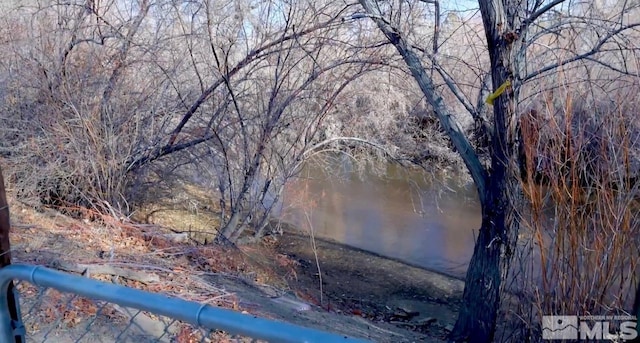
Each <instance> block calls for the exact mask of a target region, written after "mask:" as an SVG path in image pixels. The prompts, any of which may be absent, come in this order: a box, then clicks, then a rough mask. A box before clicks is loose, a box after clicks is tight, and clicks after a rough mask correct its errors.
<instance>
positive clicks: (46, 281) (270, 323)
mask: <svg viewBox="0 0 640 343" xmlns="http://www.w3.org/2000/svg"><path fill="white" fill-rule="evenodd" d="M12 280H23V281H28V282H30V283H32V284H34V285H37V286H40V287H48V288H53V289H56V290H58V291H62V292H67V293H74V294H77V295H80V296H83V297H86V298H91V299H95V300H102V301H107V302H110V303H115V304H118V305H121V306H125V307H132V308H135V309H138V310H143V311H148V312H152V313H154V314H157V315H163V316H166V317H171V318H174V319H176V320H180V321H182V322H185V323H189V324H192V325H195V326H197V327H202V328H206V329H218V330H223V331H226V332H228V333H230V334H237V335H243V336H249V337H252V338H256V339H262V340H267V341H269V342H366V341H364V340H360V339H355V338H351V337H347V336H344V335H338V334H333V333H329V332H324V331H320V330H315V329H310V328H305V327H301V326H296V325H293V324H287V323H283V322H279V321H274V320H269V319H264V318H259V317H256V316H253V315H247V314H242V313H238V312H235V311H232V310H227V309H222V308H218V307H214V306H210V305H207V304H200V303H196V302H191V301H186V300H182V299H178V298H172V297H168V296H165V295H163V294H157V293H151V292H145V291H141V290H137V289H133V288H129V287H125V286H120V285H115V284H110V283H106V282H101V281H97V280H93V279H89V278H86V277H81V276H77V275H72V274H68V273H63V272H59V271H56V270H52V269H48V268H45V267H41V266H33V265H19V264H17V265H10V266H7V267H5V268H2V269H0V342H13V341H15V336H16V335H21V336H22V337H23V341H24V327H23V326H22V325H21V324H22V323H16V322H15V321H12V320H11V316H10V313H9V308H8V301H7V289H8V287H9V283H10V282H11V281H12Z"/></svg>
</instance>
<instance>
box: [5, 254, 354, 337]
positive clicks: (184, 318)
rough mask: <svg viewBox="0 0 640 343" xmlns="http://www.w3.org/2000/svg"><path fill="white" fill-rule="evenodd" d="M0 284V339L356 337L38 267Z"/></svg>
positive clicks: (24, 268) (8, 272)
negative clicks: (14, 300) (13, 307)
mask: <svg viewBox="0 0 640 343" xmlns="http://www.w3.org/2000/svg"><path fill="white" fill-rule="evenodd" d="M12 281H13V282H14V284H15V287H14V294H15V295H16V297H18V299H19V308H18V318H19V319H18V320H17V321H16V320H12V319H11V315H10V311H9V301H8V296H7V294H8V293H7V289H8V288H9V285H10V284H11V282H12ZM0 287H2V288H1V289H0V342H59V343H71V342H132V343H133V342H135V343H147V342H167V343H171V342H176V343H191V342H194V343H195V342H263V341H268V342H364V341H362V340H358V339H354V338H349V337H346V336H343V335H338V334H332V333H328V332H323V331H319V330H315V329H309V328H304V327H300V326H296V325H292V324H287V323H283V322H278V321H274V320H269V319H264V318H259V317H256V316H253V315H250V314H247V313H240V312H235V311H232V310H227V309H222V308H218V307H214V306H211V305H207V304H200V303H196V302H190V301H186V300H182V299H178V298H171V297H167V296H165V295H162V294H157V293H151V292H145V291H141V290H137V289H133V288H129V287H125V286H121V285H116V284H110V283H106V282H101V281H97V280H93V279H90V278H86V277H82V276H77V275H72V274H67V273H63V272H59V271H56V270H52V269H47V268H44V267H41V266H33V265H10V266H7V267H5V268H3V269H0Z"/></svg>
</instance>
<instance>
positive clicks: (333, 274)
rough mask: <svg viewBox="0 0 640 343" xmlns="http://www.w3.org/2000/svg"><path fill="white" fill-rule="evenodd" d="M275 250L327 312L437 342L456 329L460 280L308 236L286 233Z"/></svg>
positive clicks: (302, 285) (302, 288)
mask: <svg viewBox="0 0 640 343" xmlns="http://www.w3.org/2000/svg"><path fill="white" fill-rule="evenodd" d="M314 246H315V251H314V248H313V247H314ZM274 248H275V251H277V252H278V253H280V254H286V255H287V256H288V257H289V258H290V259H292V260H293V261H295V266H296V269H295V270H296V274H297V276H296V282H295V284H296V287H297V288H298V289H299V291H304V292H305V294H307V295H309V296H311V297H312V299H313V301H314V302H315V303H316V304H318V305H320V306H322V307H323V308H324V309H326V310H329V311H335V312H337V313H346V314H355V315H358V316H361V317H363V318H366V319H369V320H371V321H373V322H385V323H390V324H393V325H396V326H398V327H402V328H409V329H411V330H414V331H416V332H419V333H423V334H427V335H428V336H429V337H431V338H438V339H445V336H446V335H447V334H448V333H449V331H450V330H451V328H452V327H453V324H454V323H455V319H456V315H457V311H458V309H459V305H460V298H461V296H462V291H463V287H464V283H463V282H462V281H460V280H458V279H455V278H452V277H449V276H446V275H443V274H440V273H437V272H433V271H427V270H424V269H420V268H417V267H413V266H410V265H407V264H405V263H402V262H400V261H396V260H392V259H387V258H384V257H382V256H378V255H375V254H371V253H368V252H365V251H363V250H360V249H356V248H351V247H349V246H346V245H344V244H340V243H337V242H335V241H331V240H327V239H318V238H316V239H315V240H314V241H313V242H312V240H311V238H310V237H309V236H308V235H305V234H303V233H295V232H287V233H285V235H283V236H281V237H280V238H279V239H278V242H277V244H275V247H274ZM316 257H317V258H316ZM320 283H322V291H321V290H320Z"/></svg>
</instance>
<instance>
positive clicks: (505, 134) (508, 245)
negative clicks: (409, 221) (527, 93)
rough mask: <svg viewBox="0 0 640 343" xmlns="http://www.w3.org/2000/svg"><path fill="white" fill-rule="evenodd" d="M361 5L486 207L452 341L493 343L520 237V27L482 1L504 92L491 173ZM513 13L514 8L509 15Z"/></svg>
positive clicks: (411, 62) (412, 59)
mask: <svg viewBox="0 0 640 343" xmlns="http://www.w3.org/2000/svg"><path fill="white" fill-rule="evenodd" d="M516 2H517V3H520V2H518V1H516ZM360 3H361V5H362V6H363V7H364V8H365V10H366V11H367V12H368V13H369V14H370V17H371V18H372V19H373V20H374V21H375V22H376V24H377V25H378V28H379V29H380V30H381V31H382V32H383V33H384V34H385V36H387V38H388V39H389V41H390V42H391V43H392V44H393V45H394V46H395V47H396V49H397V50H398V52H399V53H400V55H401V56H402V57H403V59H404V61H405V63H406V64H407V66H408V67H409V70H410V71H411V73H412V75H413V77H414V79H415V80H416V81H417V83H418V85H419V86H420V88H421V90H422V92H423V94H424V95H425V98H426V100H427V101H428V102H429V104H430V105H431V106H432V107H433V110H434V113H435V114H436V116H437V117H438V119H439V121H440V124H441V125H442V127H443V129H444V130H445V132H446V133H447V135H448V136H449V137H450V138H451V141H452V142H453V144H454V146H455V147H456V149H457V150H458V153H459V154H460V157H462V159H463V161H464V162H465V165H466V167H467V169H468V170H469V173H470V174H471V177H472V178H473V181H474V182H475V184H476V188H477V190H478V197H479V199H480V203H481V207H482V226H481V228H480V232H479V236H478V240H477V241H476V246H475V248H474V253H473V257H472V258H471V262H470V265H469V269H468V271H467V276H466V280H465V291H464V295H463V305H462V309H461V311H460V313H459V316H458V321H457V322H456V326H455V328H454V331H453V333H452V335H451V339H452V340H453V341H469V342H490V341H492V340H493V337H494V334H495V328H496V319H497V314H498V308H499V306H500V292H501V288H502V280H503V279H504V278H505V276H506V274H507V272H508V270H509V262H510V261H511V256H512V254H513V249H514V247H515V238H516V237H517V232H518V221H517V219H516V216H515V207H514V204H513V203H512V201H511V199H510V196H511V195H513V194H517V189H518V178H517V175H515V174H513V170H516V169H517V168H516V169H514V168H511V163H512V162H515V161H516V160H515V159H513V157H514V153H515V152H516V151H517V149H513V147H514V144H513V142H514V137H515V132H516V127H515V126H514V124H515V123H516V122H515V121H514V114H515V96H514V94H513V92H511V89H510V87H509V85H510V82H511V80H512V77H513V65H512V60H513V57H512V55H511V52H512V48H513V43H514V42H515V41H516V40H517V38H518V37H517V35H516V36H515V37H512V36H510V35H509V31H507V30H508V29H509V28H510V27H514V26H513V25H517V23H513V22H511V23H509V25H507V24H506V23H507V15H508V14H509V15H512V14H513V13H508V14H507V12H506V11H505V7H504V6H503V5H504V4H503V3H502V2H501V1H499V0H486V1H480V8H481V12H482V18H483V22H484V26H485V30H486V34H487V46H488V48H489V52H490V57H491V76H492V81H493V89H494V91H496V90H497V89H499V88H502V89H503V90H505V91H504V92H502V93H494V94H497V95H496V99H495V100H494V102H493V105H494V127H493V132H494V134H493V137H492V145H491V149H490V156H491V169H490V171H487V170H485V168H484V166H483V165H482V164H481V163H480V160H479V158H478V156H477V154H476V152H475V151H474V149H473V147H472V146H471V144H470V142H469V140H468V138H467V137H466V136H465V135H464V133H462V130H461V129H460V127H459V125H458V124H457V123H456V122H455V120H454V119H453V117H452V116H451V113H450V112H449V110H448V108H447V107H446V105H445V104H444V101H443V98H442V96H441V94H440V93H439V92H438V91H437V90H436V89H435V87H434V84H433V80H432V79H431V77H430V76H429V75H428V74H427V72H426V71H425V68H424V67H423V66H422V64H421V62H420V59H419V58H418V56H417V55H416V54H415V52H414V51H413V50H412V48H411V47H410V46H409V44H408V43H407V42H406V41H405V39H404V37H402V35H401V34H400V33H399V31H398V30H397V29H395V28H394V27H393V26H392V25H390V24H389V22H387V21H385V20H384V19H382V15H381V13H380V11H379V9H378V8H377V6H376V5H375V4H374V3H373V2H372V1H371V0H360ZM520 4H521V3H520ZM511 5H514V6H515V7H514V8H515V9H518V8H519V7H518V6H516V5H517V4H511ZM514 8H511V7H509V9H510V10H513V9H514ZM501 86H502V87H501Z"/></svg>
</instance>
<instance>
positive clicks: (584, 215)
mask: <svg viewBox="0 0 640 343" xmlns="http://www.w3.org/2000/svg"><path fill="white" fill-rule="evenodd" d="M583 100H584V99H581V101H583ZM587 101H588V100H587ZM561 103H562V104H563V105H562V106H561V107H559V106H558V105H557V103H554V102H552V101H551V100H550V99H548V101H547V102H546V103H544V107H543V110H542V111H541V112H539V113H538V114H537V115H538V116H541V117H542V118H537V119H536V122H537V123H538V126H537V127H535V128H534V129H532V130H530V129H526V128H527V126H526V125H523V139H524V141H525V147H526V148H525V150H524V154H525V155H526V159H527V164H526V178H525V179H524V180H523V189H524V192H525V195H526V198H527V199H528V201H529V208H528V209H526V211H524V212H523V213H522V215H523V217H522V221H523V225H522V227H523V230H525V234H524V235H523V236H525V237H528V238H527V239H525V240H524V242H522V247H521V248H522V250H521V254H522V255H521V256H519V257H518V260H517V261H516V263H515V268H514V281H513V284H512V287H514V288H513V289H515V290H518V294H519V295H520V296H521V300H523V299H522V298H524V299H526V301H520V302H519V303H518V304H517V305H515V306H514V307H512V308H511V310H510V311H511V313H514V314H515V315H516V317H517V318H519V319H518V322H519V324H521V325H519V327H521V328H522V327H524V328H523V332H522V333H521V334H523V335H525V336H529V337H537V338H535V339H539V338H540V337H541V336H540V335H539V331H538V330H539V328H540V326H539V323H540V317H541V316H542V315H615V314H626V312H625V310H630V307H631V304H632V301H633V294H635V286H636V280H637V271H638V268H637V267H638V262H640V252H639V251H638V234H639V233H640V218H639V217H638V215H637V213H638V211H637V209H638V207H639V206H640V202H639V201H638V199H640V193H639V192H638V183H637V181H636V178H637V177H638V174H637V167H636V166H635V163H636V162H634V158H633V157H632V155H633V154H634V153H635V152H636V151H637V150H638V146H637V140H638V136H637V134H638V129H637V126H636V125H637V124H636V123H635V121H634V120H633V116H634V114H635V113H637V112H638V109H637V108H630V107H629V106H625V105H620V106H619V107H617V108H610V107H600V106H598V103H597V102H594V103H592V104H591V105H592V107H591V108H590V109H589V110H585V109H588V108H589V106H588V105H586V106H584V107H577V106H575V107H574V106H573V105H574V104H575V103H576V102H574V100H573V99H572V98H571V97H568V96H567V97H566V98H565V99H564V101H562V102H561ZM621 104H623V102H621ZM623 109H625V110H623Z"/></svg>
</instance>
